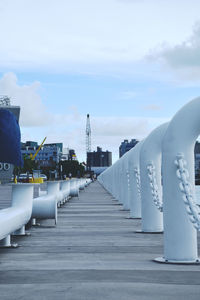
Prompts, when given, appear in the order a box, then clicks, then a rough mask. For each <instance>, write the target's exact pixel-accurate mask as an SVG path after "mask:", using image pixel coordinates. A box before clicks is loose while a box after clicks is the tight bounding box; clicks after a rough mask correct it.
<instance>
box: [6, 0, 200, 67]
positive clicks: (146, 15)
mask: <svg viewBox="0 0 200 300" xmlns="http://www.w3.org/2000/svg"><path fill="white" fill-rule="evenodd" d="M0 2H1V3H0V27H1V28H3V30H1V32H0V39H1V41H2V43H1V47H0V67H1V69H4V70H7V69H8V68H10V69H12V70H13V69H15V70H30V69H31V70H36V69H37V70H42V71H44V70H51V71H53V72H55V71H56V72H57V71H61V70H62V71H68V70H74V69H76V71H79V72H80V71H84V72H87V71H88V70H90V69H91V66H93V69H92V70H93V71H95V70H96V71H98V70H99V69H101V68H103V67H104V68H105V67H107V66H110V68H113V66H116V65H120V64H128V66H127V65H126V69H127V71H128V68H129V69H131V68H132V66H131V64H133V63H134V62H136V61H140V60H142V59H143V57H144V55H145V54H146V53H147V52H148V51H149V49H151V48H153V47H155V46H156V45H157V44H159V43H161V42H163V39H165V40H166V41H167V42H169V43H170V44H172V45H174V44H175V43H177V42H179V41H182V40H183V39H184V38H185V36H186V34H187V32H188V28H189V29H190V28H191V24H192V22H194V20H196V18H197V16H198V17H199V15H198V12H199V9H200V3H199V1H196V0H191V1H190V2H188V1H184V0H183V1H181V8H182V9H181V10H180V9H179V8H180V7H179V4H178V2H177V1H166V3H165V1H163V0H162V1H159V0H157V1H155V0H148V1H142V0H140V1H139V0H137V1H136V0H134V1H133V0H132V1H131V0H126V1H124V0H121V1H119V0H109V1H107V0H101V1H98V0H93V1H91V0H84V1H82V0H73V1H66V0H58V1H49V0H43V1H40V0H29V1H26V0H18V1H13V0H1V1H0ZM172 11H176V12H177V11H178V12H177V13H176V14H172V13H171V12H172ZM188 11H190V14H188ZM177 14H178V16H177ZM177 18H178V22H179V26H177ZM8 20H9V22H8ZM5 24H6V26H5ZM163 33H164V34H163ZM8 37H9V38H8ZM144 37H145V38H144ZM97 67H98V68H97Z"/></svg>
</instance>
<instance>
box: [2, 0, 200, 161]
mask: <svg viewBox="0 0 200 300" xmlns="http://www.w3.org/2000/svg"><path fill="white" fill-rule="evenodd" d="M199 11H200V2H199V1H197V0H191V1H186V0H182V1H181V0H173V1H172V0H169V1H164V0H140V1H138V0H123V1H122V0H107V1H106V0H101V1H98V0H84V1H82V0H73V1H70V0H58V1H47V0H43V1H39V0H34V1H33V0H26V1H25V0H17V1H11V0H6V1H5V0H0V28H1V29H0V38H1V41H2V42H1V47H0V95H4V94H6V95H8V96H10V97H11V101H12V103H13V104H15V105H20V106H21V117H20V124H21V131H22V139H23V140H36V141H38V142H40V141H42V140H43V138H44V136H47V142H63V143H64V146H66V147H70V148H74V149H75V150H76V152H77V155H78V159H79V160H81V161H82V160H85V123H86V114H87V113H89V114H90V115H91V127H92V149H93V150H95V148H96V147H97V146H102V148H103V149H104V150H110V151H112V152H113V158H114V160H116V159H117V157H118V147H119V144H120V143H121V141H123V139H131V138H138V139H141V138H143V137H145V136H146V135H147V134H148V133H149V132H150V131H151V130H152V129H153V128H155V127H156V126H158V125H160V124H161V123H163V122H165V121H167V120H170V118H171V117H172V116H173V115H174V114H175V113H176V111H177V110H178V109H179V108H181V106H183V105H184V104H185V103H187V102H188V101H189V100H191V99H193V98H195V97H197V96H199V95H200V85H199V84H200V80H199V78H200V17H199Z"/></svg>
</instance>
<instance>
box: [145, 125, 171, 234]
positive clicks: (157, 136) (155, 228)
mask: <svg viewBox="0 0 200 300" xmlns="http://www.w3.org/2000/svg"><path fill="white" fill-rule="evenodd" d="M168 124H169V123H165V124H162V125H161V126H159V127H157V128H156V129H154V130H153V131H152V132H151V133H150V134H149V135H148V136H147V137H146V139H145V140H144V142H143V145H142V147H141V150H140V178H141V204H142V210H141V212H142V232H162V231H163V214H162V212H160V210H159V209H158V208H157V207H156V205H155V203H154V200H153V195H152V187H151V185H150V179H149V176H148V167H149V165H152V166H153V167H154V168H155V179H156V183H157V187H156V188H157V192H158V196H159V198H160V199H162V186H161V148H162V140H163V136H164V134H165V132H166V129H167V127H168Z"/></svg>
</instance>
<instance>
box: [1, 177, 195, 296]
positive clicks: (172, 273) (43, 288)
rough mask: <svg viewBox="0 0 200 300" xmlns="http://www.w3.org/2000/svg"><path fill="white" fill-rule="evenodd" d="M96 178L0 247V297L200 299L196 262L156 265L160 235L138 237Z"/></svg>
mask: <svg viewBox="0 0 200 300" xmlns="http://www.w3.org/2000/svg"><path fill="white" fill-rule="evenodd" d="M128 216H129V213H128V212H127V211H123V210H122V206H120V205H118V202H117V201H115V200H114V199H113V198H112V197H111V195H109V194H108V193H107V192H106V191H105V190H104V189H103V188H102V187H101V186H100V185H99V184H98V182H95V183H92V184H91V185H90V186H89V187H87V188H86V190H85V191H83V192H81V193H80V197H79V199H78V198H72V199H71V200H70V202H68V203H66V204H65V205H64V206H63V207H62V208H60V209H59V210H58V224H57V226H56V227H54V222H53V220H49V221H42V222H41V226H40V227H34V228H33V227H32V228H30V232H31V236H26V237H20V238H15V239H14V240H15V241H17V242H18V243H19V244H20V247H19V248H16V249H0V300H4V299H8V300H12V299H15V300H16V299H25V300H31V299H52V300H54V299H68V300H82V299H83V300H94V299H95V300H98V299H103V300H107V299H108V300H112V299H114V300H119V299H122V300H141V299H142V300H143V299H145V300H146V299H159V300H163V299H164V300H168V299H180V300H182V299H187V300H188V299H190V300H192V299H200V266H193V265H188V266H185V265H165V264H164V265H163V264H157V263H155V262H153V261H152V260H153V259H154V258H155V257H158V256H162V254H163V246H162V244H163V242H162V239H163V236H162V234H140V233H135V230H138V229H140V222H141V221H140V220H132V219H128Z"/></svg>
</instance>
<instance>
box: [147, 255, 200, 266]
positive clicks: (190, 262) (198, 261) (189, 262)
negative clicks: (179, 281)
mask: <svg viewBox="0 0 200 300" xmlns="http://www.w3.org/2000/svg"><path fill="white" fill-rule="evenodd" d="M153 261H155V262H157V263H163V264H179V265H199V264H200V259H199V258H198V259H196V260H167V259H165V258H164V257H157V258H155V259H154V260H153Z"/></svg>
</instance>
